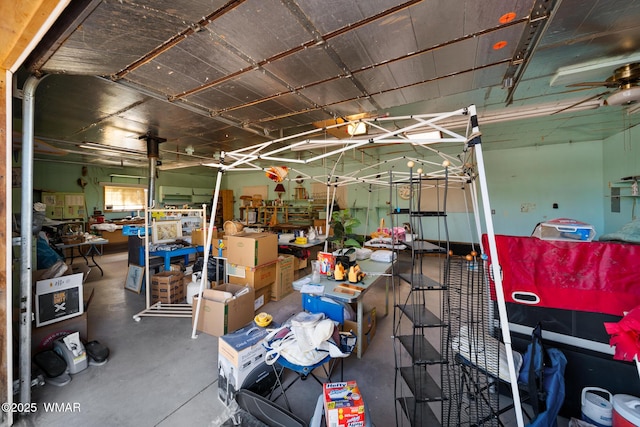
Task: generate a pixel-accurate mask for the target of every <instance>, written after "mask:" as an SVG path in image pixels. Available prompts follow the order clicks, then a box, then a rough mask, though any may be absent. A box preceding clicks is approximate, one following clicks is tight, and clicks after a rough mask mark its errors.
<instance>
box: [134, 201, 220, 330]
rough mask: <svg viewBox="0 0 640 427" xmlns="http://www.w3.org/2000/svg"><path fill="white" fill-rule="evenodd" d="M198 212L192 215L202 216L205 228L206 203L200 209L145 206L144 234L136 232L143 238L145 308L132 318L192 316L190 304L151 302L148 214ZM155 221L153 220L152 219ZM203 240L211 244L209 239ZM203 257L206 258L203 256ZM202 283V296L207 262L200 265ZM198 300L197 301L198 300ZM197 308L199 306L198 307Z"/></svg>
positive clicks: (205, 227)
mask: <svg viewBox="0 0 640 427" xmlns="http://www.w3.org/2000/svg"><path fill="white" fill-rule="evenodd" d="M156 213H157V214H185V213H186V214H196V213H197V214H198V215H192V216H198V217H202V227H203V229H204V230H206V229H207V209H206V205H202V208H201V209H150V208H149V207H148V206H146V207H145V211H144V229H145V231H146V232H145V235H144V236H142V235H141V234H140V233H138V237H140V238H141V239H143V240H144V272H145V273H144V280H145V296H146V308H145V309H144V310H142V311H141V312H139V313H137V314H135V315H134V316H133V319H134V320H135V321H136V322H139V321H140V320H141V318H142V317H189V318H190V317H192V315H191V312H192V307H191V305H190V304H173V303H172V304H165V303H162V302H160V301H158V302H156V303H154V304H151V277H150V276H151V275H150V274H149V240H150V237H151V235H150V230H151V225H152V223H150V222H149V216H153V214H156ZM153 221H155V220H153ZM205 241H207V242H209V244H211V240H210V239H205ZM205 259H208V257H207V258H205ZM202 269H203V270H202V283H201V284H200V293H199V295H200V296H202V290H203V289H204V283H205V280H206V278H207V263H206V262H205V263H204V265H203V267H202ZM198 302H199V301H198ZM198 308H199V307H198Z"/></svg>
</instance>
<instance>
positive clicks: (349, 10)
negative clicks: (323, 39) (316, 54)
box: [296, 0, 405, 34]
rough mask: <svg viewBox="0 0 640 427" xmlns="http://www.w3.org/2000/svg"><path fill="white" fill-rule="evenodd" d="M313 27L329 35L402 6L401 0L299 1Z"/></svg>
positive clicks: (299, 5)
mask: <svg viewBox="0 0 640 427" xmlns="http://www.w3.org/2000/svg"><path fill="white" fill-rule="evenodd" d="M296 3H297V4H298V7H299V8H300V9H301V10H302V11H303V12H304V13H305V15H306V16H307V17H309V20H310V21H311V22H312V23H313V25H314V26H315V27H316V28H317V29H318V30H319V31H320V32H321V33H322V34H327V33H330V32H333V31H336V30H338V29H341V28H345V27H348V26H351V25H352V24H353V23H355V22H359V21H362V20H364V19H367V18H370V17H372V16H374V15H377V14H379V13H382V12H384V11H385V10H389V9H391V8H393V7H396V6H398V5H402V4H403V3H405V2H403V1H401V0H368V1H359V0H327V1H318V0H297V1H296Z"/></svg>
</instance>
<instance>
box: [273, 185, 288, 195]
mask: <svg viewBox="0 0 640 427" xmlns="http://www.w3.org/2000/svg"><path fill="white" fill-rule="evenodd" d="M273 191H275V192H276V193H278V197H282V193H286V190H285V189H284V185H282V184H281V183H279V184H277V185H276V188H275V189H274V190H273Z"/></svg>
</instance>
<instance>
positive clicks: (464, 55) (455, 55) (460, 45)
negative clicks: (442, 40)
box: [433, 38, 478, 76]
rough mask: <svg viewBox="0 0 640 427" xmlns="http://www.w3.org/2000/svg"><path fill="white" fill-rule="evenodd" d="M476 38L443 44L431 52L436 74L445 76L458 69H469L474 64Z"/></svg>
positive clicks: (476, 45) (476, 47) (476, 46)
mask: <svg viewBox="0 0 640 427" xmlns="http://www.w3.org/2000/svg"><path fill="white" fill-rule="evenodd" d="M477 49H478V39H476V38H472V39H466V40H463V41H460V42H457V43H454V44H450V45H447V46H443V47H441V48H438V49H436V50H435V51H434V52H433V58H434V60H435V63H436V74H437V75H438V76H446V75H450V74H455V73H456V72H458V71H460V70H471V69H473V66H474V65H475V61H476V52H477Z"/></svg>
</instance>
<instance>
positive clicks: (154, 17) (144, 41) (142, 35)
mask: <svg viewBox="0 0 640 427" xmlns="http://www.w3.org/2000/svg"><path fill="white" fill-rule="evenodd" d="M105 24H106V25H105ZM185 26H186V25H185V23H184V21H183V20H182V19H181V18H180V17H177V16H171V15H167V14H164V13H162V12H161V11H158V10H154V9H150V8H146V7H140V5H138V4H130V3H126V2H124V1H103V2H102V3H101V4H100V5H99V6H98V7H97V8H96V9H95V11H94V12H93V13H92V14H91V15H90V16H89V17H88V18H87V19H86V20H85V21H84V22H83V23H82V25H80V26H79V27H78V28H77V29H76V31H74V32H73V34H71V36H70V37H69V38H68V39H67V40H65V42H64V44H63V45H62V46H61V47H60V49H59V50H58V51H57V52H56V53H55V55H53V57H52V58H51V59H50V60H49V61H47V63H46V64H45V66H44V67H43V70H44V71H46V72H51V73H57V72H65V73H69V74H87V75H109V74H113V73H116V72H117V71H119V70H121V69H122V68H124V67H126V66H127V65H128V64H130V63H132V62H133V61H135V60H137V59H139V58H140V57H141V56H143V55H144V54H145V53H147V52H148V51H150V50H152V49H154V48H156V47H158V46H160V45H161V44H162V43H163V42H164V41H165V40H167V39H169V38H170V37H171V36H173V35H174V34H176V33H177V32H179V31H180V30H181V29H183V28H184V27H185ZM132 40H135V43H132Z"/></svg>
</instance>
